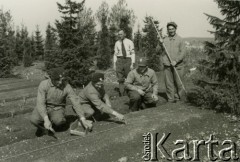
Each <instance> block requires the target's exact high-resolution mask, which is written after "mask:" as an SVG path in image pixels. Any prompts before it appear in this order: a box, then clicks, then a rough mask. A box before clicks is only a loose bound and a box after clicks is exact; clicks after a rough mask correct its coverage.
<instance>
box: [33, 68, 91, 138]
mask: <svg viewBox="0 0 240 162" xmlns="http://www.w3.org/2000/svg"><path fill="white" fill-rule="evenodd" d="M63 71H64V69H63V68H54V69H51V70H50V72H49V79H46V80H44V81H42V82H41V83H40V85H39V87H38V94H37V105H36V107H35V109H34V110H33V112H32V115H31V119H30V121H31V123H32V124H33V125H34V126H36V127H37V128H38V130H37V132H36V135H37V136H41V135H44V134H45V133H47V132H48V131H47V130H49V131H51V132H54V129H59V128H62V127H63V126H64V124H65V123H66V119H65V106H66V99H67V98H69V99H70V101H71V102H72V105H73V108H74V110H75V112H76V113H77V115H78V117H79V120H80V121H81V123H82V125H83V126H84V127H85V128H88V127H89V128H91V127H92V123H91V121H88V120H86V118H85V117H84V112H83V110H82V108H81V105H80V104H79V102H78V99H77V98H78V97H77V95H76V94H75V92H74V91H73V89H72V87H71V86H70V85H69V84H68V83H67V81H66V79H65V77H64V73H63ZM53 128H54V129H53Z"/></svg>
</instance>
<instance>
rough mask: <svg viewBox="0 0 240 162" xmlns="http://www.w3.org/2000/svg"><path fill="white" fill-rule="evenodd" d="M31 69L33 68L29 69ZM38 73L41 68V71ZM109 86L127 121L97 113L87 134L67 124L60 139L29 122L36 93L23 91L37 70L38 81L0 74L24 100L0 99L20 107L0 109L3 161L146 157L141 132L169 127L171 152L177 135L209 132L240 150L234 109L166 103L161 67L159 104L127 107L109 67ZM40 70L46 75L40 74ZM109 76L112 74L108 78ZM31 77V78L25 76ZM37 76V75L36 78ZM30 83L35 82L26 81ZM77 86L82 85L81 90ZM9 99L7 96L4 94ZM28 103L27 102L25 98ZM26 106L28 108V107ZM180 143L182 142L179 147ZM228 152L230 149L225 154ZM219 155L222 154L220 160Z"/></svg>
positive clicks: (8, 89) (104, 161) (9, 91)
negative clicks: (231, 111)
mask: <svg viewBox="0 0 240 162" xmlns="http://www.w3.org/2000/svg"><path fill="white" fill-rule="evenodd" d="M30 73H31V72H30ZM37 75H40V72H39V73H38V72H37ZM107 75H109V77H108V80H107V83H106V84H107V85H106V86H105V87H106V91H107V92H108V93H109V94H110V96H111V99H112V106H113V108H114V109H115V110H117V111H119V112H121V113H123V114H125V117H126V121H127V124H126V125H125V124H123V123H120V122H118V121H116V119H115V118H113V117H111V118H105V119H101V120H100V119H99V120H98V121H97V122H95V123H94V129H93V132H90V133H89V134H88V135H87V136H86V137H79V136H71V135H70V134H69V130H68V128H69V127H66V128H65V129H64V130H61V131H59V132H57V133H56V137H57V138H58V139H55V138H53V137H52V136H48V135H45V136H42V137H36V136H35V131H36V129H35V128H34V127H33V126H32V125H31V124H30V122H29V116H30V114H31V113H30V111H31V110H32V109H33V108H34V106H35V98H34V96H33V98H31V99H28V100H27V102H26V98H23V99H22V98H21V97H23V96H25V94H31V93H33V94H35V93H36V85H37V82H38V81H39V78H38V76H35V74H34V73H33V75H32V76H31V77H32V78H35V79H33V80H34V81H31V80H27V79H26V78H25V79H23V80H16V79H2V80H0V87H2V89H3V90H4V92H0V97H1V98H4V97H5V98H6V99H9V98H10V99H11V98H12V97H11V96H15V97H19V96H20V100H15V99H14V101H11V102H10V101H9V102H7V103H2V102H3V101H2V100H0V101H1V102H0V103H1V105H0V113H4V112H9V111H10V112H12V111H18V110H19V112H22V113H18V114H15V115H12V116H11V115H10V116H5V117H4V118H3V116H1V114H0V161H12V162H15V161H17V162H28V161H29V162H32V161H35V162H126V160H125V161H121V159H127V162H141V161H143V158H142V157H143V150H144V144H143V134H145V133H148V132H150V133H153V134H154V133H159V137H158V140H159V138H161V136H162V135H163V133H165V134H168V133H171V135H170V136H169V138H168V139H167V141H166V142H165V144H164V147H165V148H166V150H167V151H168V152H169V153H171V151H172V150H174V149H176V145H174V142H176V140H186V141H187V142H190V141H192V140H201V139H204V140H206V141H207V140H208V139H209V137H210V135H214V139H216V140H219V145H220V144H221V142H222V141H223V140H227V139H228V140H232V141H233V142H234V143H235V144H236V146H237V151H238V156H240V151H239V150H240V140H239V138H240V129H239V122H238V121H237V120H235V121H234V122H230V120H229V119H230V118H231V117H230V115H228V114H221V113H216V112H214V111H209V110H204V109H200V108H197V107H194V106H192V105H189V104H188V103H185V102H182V101H181V102H178V103H171V104H169V103H166V99H165V98H164V91H165V89H164V88H163V87H164V85H163V77H162V76H163V74H161V73H158V79H159V84H160V86H159V87H160V88H159V90H160V94H159V98H160V101H159V103H158V105H157V107H156V108H150V109H146V110H142V111H138V112H132V113H130V112H129V109H128V101H129V100H128V97H127V96H124V97H118V93H117V92H116V91H115V90H114V89H115V87H116V86H117V85H116V84H115V82H113V83H112V78H113V79H114V74H113V73H112V72H109V73H108V74H107ZM41 76H42V75H41ZM109 78H111V79H109ZM26 80H27V81H26ZM37 80H38V81H37ZM26 85H30V86H31V87H26ZM187 87H189V85H188V86H187ZM78 92H79V91H78ZM4 101H5V100H4ZM23 103H24V104H23ZM25 110H27V111H25ZM66 118H67V121H68V126H69V124H70V123H71V122H73V121H74V120H75V119H76V116H75V115H74V113H73V111H72V109H71V106H68V107H67V108H66ZM189 146H190V155H191V156H193V146H192V144H190V145H189ZM177 148H179V147H177ZM220 149H221V146H219V147H216V148H215V150H214V154H215V155H216V156H217V157H219V156H218V155H219V154H218V153H219V150H220ZM157 155H158V161H160V162H165V161H168V160H167V159H165V158H161V156H160V155H161V153H160V151H157ZM228 155H229V154H228V153H226V156H228ZM199 156H200V159H199V160H198V161H201V162H208V161H210V160H208V158H207V148H206V146H202V147H200V155H199ZM220 161H221V160H220Z"/></svg>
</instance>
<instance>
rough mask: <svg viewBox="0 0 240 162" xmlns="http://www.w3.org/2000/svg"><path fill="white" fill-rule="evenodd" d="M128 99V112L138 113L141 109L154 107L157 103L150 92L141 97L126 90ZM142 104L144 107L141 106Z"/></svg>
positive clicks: (135, 92) (134, 92)
mask: <svg viewBox="0 0 240 162" xmlns="http://www.w3.org/2000/svg"><path fill="white" fill-rule="evenodd" d="M127 93H128V97H129V99H130V103H129V109H130V111H138V110H139V109H141V108H144V106H146V107H155V106H156V103H157V101H155V100H154V99H153V98H152V93H151V92H146V93H145V95H144V96H141V95H140V94H139V93H138V92H137V91H132V90H128V92H127ZM143 104H144V105H143Z"/></svg>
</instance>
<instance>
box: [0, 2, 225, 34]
mask: <svg viewBox="0 0 240 162" xmlns="http://www.w3.org/2000/svg"><path fill="white" fill-rule="evenodd" d="M76 1H78V2H81V0H76ZM102 1H104V0H86V3H85V4H86V6H87V7H91V8H92V10H93V11H94V13H95V11H96V10H97V9H98V7H99V6H100V5H101V3H102ZM105 1H106V2H107V3H108V4H109V6H110V7H111V6H112V5H113V4H116V3H117V1H118V0H105ZM56 2H59V3H64V2H65V0H0V5H1V8H2V9H3V10H4V11H7V10H10V11H11V14H12V16H13V20H14V23H15V25H20V24H21V23H23V24H24V25H26V26H27V27H28V30H29V31H30V32H32V31H34V30H35V29H36V25H37V24H38V25H39V26H40V29H41V31H42V32H45V29H46V26H47V23H48V22H50V23H51V24H53V23H54V22H55V19H59V18H60V14H59V12H58V9H57V5H56ZM127 3H128V6H129V8H131V9H133V10H134V12H135V15H136V16H137V21H136V24H135V28H134V30H136V29H137V24H138V23H139V24H140V25H141V27H142V26H143V19H144V17H145V16H146V15H151V16H153V17H154V18H155V19H157V20H158V21H159V22H160V26H161V27H163V29H164V32H165V31H166V27H165V26H166V23H167V22H169V21H175V22H176V23H177V24H178V26H179V28H178V31H177V32H178V34H179V35H180V36H182V37H213V36H212V35H210V34H209V32H207V31H208V30H213V29H212V26H211V25H210V24H209V22H208V21H207V17H206V16H205V15H204V13H208V14H211V15H215V16H220V12H219V9H218V6H217V4H216V3H215V2H214V1H213V0H127Z"/></svg>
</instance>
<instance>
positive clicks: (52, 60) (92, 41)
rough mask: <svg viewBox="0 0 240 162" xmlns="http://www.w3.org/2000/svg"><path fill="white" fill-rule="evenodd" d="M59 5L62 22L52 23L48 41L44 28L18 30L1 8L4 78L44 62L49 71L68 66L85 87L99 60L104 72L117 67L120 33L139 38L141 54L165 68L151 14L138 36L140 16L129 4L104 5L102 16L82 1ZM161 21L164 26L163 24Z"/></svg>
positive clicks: (0, 61)
mask: <svg viewBox="0 0 240 162" xmlns="http://www.w3.org/2000/svg"><path fill="white" fill-rule="evenodd" d="M57 6H58V11H59V12H60V14H61V18H60V19H59V20H55V23H54V24H50V23H49V24H48V25H47V27H46V34H45V35H46V36H45V38H43V36H42V33H41V32H40V30H39V27H38V26H37V27H36V31H35V32H34V33H33V34H31V35H30V34H29V32H28V30H27V27H26V26H24V25H21V27H17V29H16V30H14V25H13V18H12V16H11V13H10V11H7V12H4V11H2V10H0V69H1V71H0V77H9V76H11V69H12V68H13V67H14V66H16V65H21V64H23V65H24V66H25V67H27V66H31V65H32V62H33V61H36V60H42V61H44V62H45V67H46V70H48V69H51V68H54V67H57V66H63V67H64V69H65V70H66V73H67V74H68V76H69V77H70V80H71V81H72V82H73V84H74V85H77V84H82V83H83V84H85V83H86V82H87V81H88V75H89V73H90V71H89V68H90V66H92V62H93V61H94V60H95V61H97V66H98V68H99V69H102V70H106V69H108V68H109V67H111V66H112V56H113V53H114V45H115V42H116V41H117V39H118V37H117V32H118V31H119V30H120V29H123V30H124V31H125V33H126V37H127V38H129V39H131V40H133V42H134V44H135V48H136V49H135V50H136V53H137V55H141V56H146V57H148V58H149V62H150V65H151V67H152V68H154V69H155V70H159V67H158V65H157V64H158V61H157V59H156V57H158V55H159V52H157V51H156V46H157V44H158V43H157V42H158V40H157V32H156V31H155V29H154V26H153V25H152V24H151V22H150V19H149V17H148V16H146V17H145V19H144V24H145V25H144V27H143V28H142V29H141V28H140V26H138V30H137V32H136V33H134V34H133V27H134V25H135V22H136V15H135V14H134V11H133V10H132V9H129V8H128V6H127V2H126V0H119V1H118V2H117V3H116V4H115V5H113V6H112V7H111V8H110V7H109V5H108V4H107V3H106V2H105V1H104V2H103V3H102V4H101V5H100V7H99V8H98V10H97V11H96V13H93V11H92V10H91V8H87V7H86V6H85V0H83V1H82V2H80V3H79V2H76V1H74V0H67V1H65V3H64V4H60V3H57ZM155 23H156V24H155V25H156V26H157V28H159V27H158V25H159V22H158V21H155ZM97 24H99V25H100V26H101V29H100V31H96V25H97ZM159 32H161V29H159Z"/></svg>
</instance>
